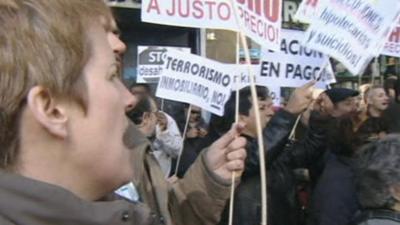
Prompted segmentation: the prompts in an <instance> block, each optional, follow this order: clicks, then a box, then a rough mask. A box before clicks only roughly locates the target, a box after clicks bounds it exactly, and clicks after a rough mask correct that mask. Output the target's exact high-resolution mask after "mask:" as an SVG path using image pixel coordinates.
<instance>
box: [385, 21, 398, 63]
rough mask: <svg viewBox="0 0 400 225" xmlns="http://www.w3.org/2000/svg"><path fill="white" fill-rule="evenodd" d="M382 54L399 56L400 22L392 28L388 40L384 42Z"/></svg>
mask: <svg viewBox="0 0 400 225" xmlns="http://www.w3.org/2000/svg"><path fill="white" fill-rule="evenodd" d="M382 55H388V56H394V57H400V23H398V24H397V26H396V27H394V29H393V30H392V33H391V34H390V35H389V39H388V41H387V42H386V43H385V47H384V48H383V51H382Z"/></svg>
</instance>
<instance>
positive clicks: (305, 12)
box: [294, 0, 320, 23]
mask: <svg viewBox="0 0 400 225" xmlns="http://www.w3.org/2000/svg"><path fill="white" fill-rule="evenodd" d="M319 2H320V0H303V1H302V2H301V3H300V5H299V8H298V9H297V12H296V14H295V15H294V18H295V19H296V20H299V21H301V22H304V23H311V22H312V20H313V19H314V18H315V17H316V16H317V13H318V10H317V9H318V3H319Z"/></svg>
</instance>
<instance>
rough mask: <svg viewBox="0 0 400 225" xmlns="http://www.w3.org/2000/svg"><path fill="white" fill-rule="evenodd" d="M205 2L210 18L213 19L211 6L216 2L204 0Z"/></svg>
mask: <svg viewBox="0 0 400 225" xmlns="http://www.w3.org/2000/svg"><path fill="white" fill-rule="evenodd" d="M204 3H205V4H207V5H208V9H209V12H210V20H212V19H213V13H212V12H213V9H212V8H213V6H214V5H215V4H216V3H215V2H214V1H206V2H204Z"/></svg>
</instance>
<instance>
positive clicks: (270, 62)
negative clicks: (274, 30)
mask: <svg viewBox="0 0 400 225" xmlns="http://www.w3.org/2000/svg"><path fill="white" fill-rule="evenodd" d="M303 37H304V32H302V31H295V30H285V29H283V30H282V40H281V49H280V51H277V52H272V51H268V50H267V49H263V50H262V53H261V63H260V69H259V70H258V71H259V75H258V76H257V83H258V84H265V85H274V86H280V87H298V86H301V85H303V84H305V83H307V82H309V81H310V80H319V81H318V82H317V84H316V87H319V88H324V87H325V86H326V83H325V80H326V77H327V76H330V77H332V76H334V75H332V74H331V75H328V74H326V73H327V72H328V70H323V71H322V72H320V71H321V68H323V67H325V65H326V64H327V61H328V57H327V56H326V55H324V54H322V53H320V52H317V51H315V50H311V49H308V48H305V47H303V46H302V45H301V40H302V39H303ZM322 78H323V79H322ZM330 79H331V78H330Z"/></svg>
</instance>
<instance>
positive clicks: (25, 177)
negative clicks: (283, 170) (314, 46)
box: [0, 0, 245, 225]
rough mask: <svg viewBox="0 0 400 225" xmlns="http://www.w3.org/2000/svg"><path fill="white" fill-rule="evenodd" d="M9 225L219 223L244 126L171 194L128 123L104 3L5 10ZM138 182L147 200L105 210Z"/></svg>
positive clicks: (32, 0)
mask: <svg viewBox="0 0 400 225" xmlns="http://www.w3.org/2000/svg"><path fill="white" fill-rule="evenodd" d="M0 21H1V23H0V40H1V41H0V145H1V147H2V148H1V151H0V167H1V171H0V198H1V199H2V201H1V203H0V223H1V224H31V225H36V224H58V225H63V224H168V225H172V224H178V225H179V224H182V225H183V224H215V223H216V221H218V219H219V214H220V212H221V211H222V209H223V207H224V206H225V203H226V200H227V198H228V195H229V187H230V182H229V180H230V177H231V174H232V172H234V171H235V172H238V173H240V172H241V171H242V169H243V160H244V158H245V150H244V149H243V146H244V145H245V140H244V139H242V138H236V136H237V135H239V131H240V128H241V127H240V125H236V126H234V127H233V128H232V129H231V131H230V132H229V133H228V134H226V135H225V136H223V137H222V138H221V139H219V140H218V141H216V142H214V143H213V144H212V145H211V146H210V147H209V148H208V150H206V151H204V153H203V154H202V155H201V156H200V157H199V159H198V160H197V161H196V162H195V163H194V165H193V166H192V168H191V169H190V170H189V171H188V175H189V176H188V177H185V178H184V179H181V180H179V181H178V182H176V183H175V184H174V185H173V186H169V185H168V183H166V182H165V181H164V177H163V175H162V172H161V170H160V168H159V166H158V164H157V162H156V160H155V159H154V157H153V156H152V155H151V154H150V153H149V151H150V148H149V143H148V141H147V140H146V138H145V137H144V136H143V135H142V134H141V133H140V132H139V131H138V129H137V128H136V127H135V126H134V125H132V123H130V122H129V120H128V118H127V117H126V115H125V113H126V112H127V111H129V110H130V109H131V108H134V107H135V105H136V101H137V100H136V98H135V97H134V96H133V95H131V94H130V93H129V91H128V90H127V89H126V88H125V87H124V85H123V84H122V82H121V81H120V78H119V73H118V65H119V62H120V57H119V53H121V52H123V51H124V50H125V45H124V44H123V43H122V42H121V41H120V40H119V39H118V36H117V35H116V34H115V33H114V32H113V31H115V23H114V20H113V18H112V16H111V13H110V11H109V9H108V7H107V6H106V5H105V3H104V1H102V0H85V1H81V0H52V1H48V0H8V1H0ZM131 180H133V182H134V183H135V185H136V186H137V187H138V190H139V195H140V196H139V197H140V201H141V202H137V203H132V202H129V201H127V200H114V201H105V200H104V201H97V200H100V199H101V198H102V197H103V196H105V195H106V194H107V193H110V192H112V191H113V190H115V189H116V188H118V187H119V186H121V185H123V184H125V183H128V182H130V181H131Z"/></svg>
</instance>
